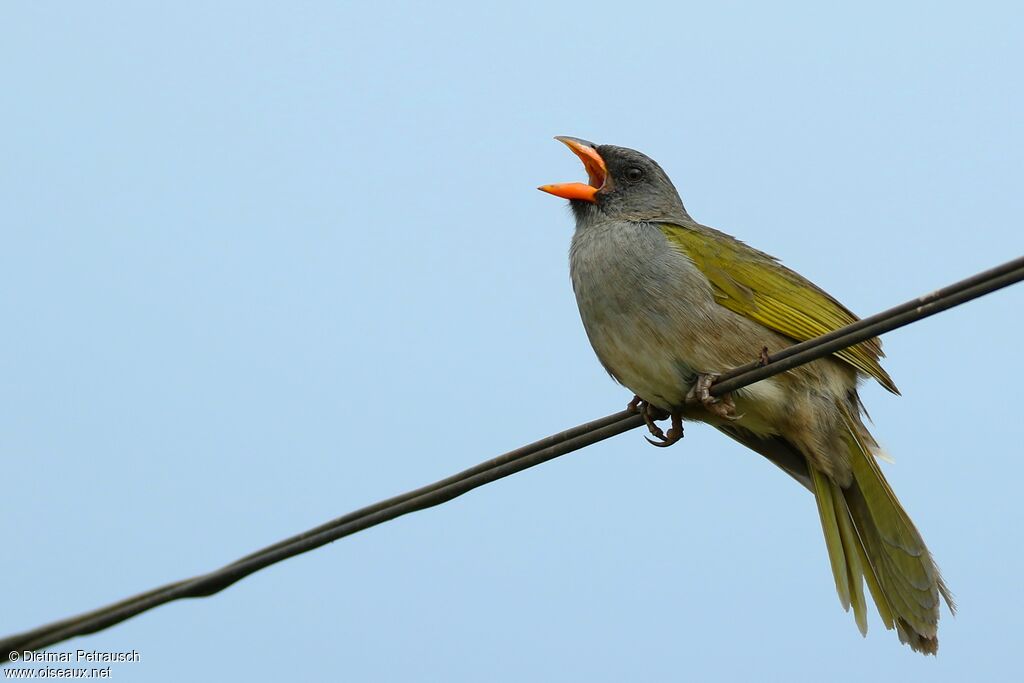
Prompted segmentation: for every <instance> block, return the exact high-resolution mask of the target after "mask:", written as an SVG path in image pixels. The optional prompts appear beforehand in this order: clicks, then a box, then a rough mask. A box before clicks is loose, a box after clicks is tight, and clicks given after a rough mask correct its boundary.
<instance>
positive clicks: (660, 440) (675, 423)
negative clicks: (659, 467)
mask: <svg viewBox="0 0 1024 683" xmlns="http://www.w3.org/2000/svg"><path fill="white" fill-rule="evenodd" d="M626 410H628V411H630V412H633V413H640V415H641V416H643V418H644V424H645V425H647V431H649V432H650V433H651V436H653V437H654V438H655V439H657V441H651V440H650V439H647V441H648V442H650V443H651V444H653V445H655V446H661V447H665V446H671V445H672V444H674V443H675V442H676V441H679V439H681V438H683V422H682V415H675V414H673V415H671V417H672V427H671V428H670V429H669V430H668V434H665V432H663V431H661V427H659V426H658V425H657V424H655V422H654V421H655V420H664V419H665V418H667V417H669V414H668V413H666V412H665V411H664V410H661V409H660V408H656V407H655V406H652V405H651V404H650V403H648V402H647V401H645V400H643V399H642V398H640V397H639V396H634V397H633V400H632V401H630V402H629V405H627V406H626ZM644 438H645V439H646V438H647V437H644Z"/></svg>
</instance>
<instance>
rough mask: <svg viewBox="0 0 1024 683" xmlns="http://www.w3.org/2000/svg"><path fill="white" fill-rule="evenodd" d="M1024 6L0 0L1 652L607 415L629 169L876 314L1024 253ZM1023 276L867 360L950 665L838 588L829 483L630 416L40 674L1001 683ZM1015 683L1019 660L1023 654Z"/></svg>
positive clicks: (120, 632) (97, 638)
mask: <svg viewBox="0 0 1024 683" xmlns="http://www.w3.org/2000/svg"><path fill="white" fill-rule="evenodd" d="M1022 15H1024V11H1022V10H1021V9H1020V7H1019V5H1017V4H1011V3H1005V4H998V3H996V4H989V3H972V4H971V5H970V6H969V7H965V8H961V9H956V8H953V7H952V6H947V5H943V4H935V3H900V4H898V5H896V4H892V3H879V4H872V3H858V4H857V7H856V8H852V7H850V8H846V9H838V8H834V7H824V6H822V5H821V4H819V3H807V4H782V5H772V6H771V7H770V8H769V7H767V6H763V7H754V6H748V5H744V4H739V3H714V4H713V5H712V4H709V3H664V4H644V3H614V4H612V3H600V2H591V3H584V4H579V3H575V4H566V5H563V6H554V5H551V4H550V3H532V4H531V3H526V4H522V3H509V4H506V5H503V6H501V7H497V8H490V7H485V6H483V5H481V4H461V5H457V6H456V5H452V6H444V5H435V6H427V5H422V4H419V3H415V4H414V3H408V4H404V3H394V4H391V3H388V4H384V3H377V4H374V5H372V6H371V4H369V3H359V4H357V3H345V2H340V3H339V2H301V3H292V4H287V5H285V4H280V3H241V2H236V3H227V2H225V3H195V2H179V3H151V2H133V3H114V2H94V3H72V2H63V3H61V2H56V3H18V4H11V3H8V4H7V5H5V6H4V7H3V9H0V63H3V64H5V65H6V66H7V68H6V69H4V73H3V88H2V89H0V98H2V99H0V102H2V109H0V111H2V119H0V120H2V121H3V122H4V128H5V130H6V134H5V135H3V136H2V137H0V155H2V158H3V163H0V237H2V240H0V244H2V246H3V248H2V249H0V283H2V286H0V310H2V311H3V317H4V320H5V326H4V327H5V333H4V334H3V335H2V336H0V386H2V391H0V435H2V436H0V457H2V462H3V464H4V473H5V474H4V480H5V481H4V484H5V486H4V489H3V490H4V493H3V495H2V496H0V530H2V533H3V535H4V537H5V545H6V552H5V553H4V562H3V575H4V581H3V584H4V585H5V587H6V588H5V589H4V591H3V597H2V604H3V610H2V612H0V632H3V633H5V634H6V633H10V632H13V631H18V630H22V629H26V628H29V627H32V626H36V625H38V624H40V623H42V622H46V621H50V620H53V619H56V618H60V617H64V616H67V615H69V614H71V613H77V612H79V611H83V610H87V609H90V608H93V607H97V606H99V605H101V604H105V603H108V602H111V601H113V600H116V599H119V598H122V597H125V596H127V595H129V594H133V593H136V592H138V591H141V590H144V589H148V588H151V587H153V586H155V585H158V584H161V583H164V582H167V581H170V580H175V579H179V578H183V577H185V576H188V575H192V574H194V573H198V572H202V571H205V570H209V569H212V568H215V567H217V566H220V565H222V564H224V563H226V562H229V561H231V560H234V559H236V558H237V557H239V556H241V555H244V554H246V553H248V552H250V551H252V550H254V549H256V548H258V547H261V546H263V545H266V544H269V543H271V542H274V541H276V540H278V539H280V538H282V537H285V536H287V535H290V534H292V533H295V532H298V531H301V530H303V529H305V528H308V527H311V526H314V525H316V524H319V523H320V522H322V521H325V520H327V519H330V518H332V517H335V516H337V515H339V514H342V513H345V512H348V511H349V510H351V509H354V508H356V507H359V506H362V505H364V504H368V503H371V502H374V501H376V500H378V499H380V498H383V497H386V496H389V495H392V494H395V493H398V492H401V491H404V490H406V489H409V488H412V487H415V486H418V485H421V484H424V483H427V482H429V481H433V480H435V479H438V478H440V477H443V476H445V475H447V474H450V473H452V472H454V471H457V470H460V469H462V468H464V467H467V466H469V465H472V464H474V463H476V462H478V461H481V460H483V459H485V458H488V457H491V456H493V455H496V454H498V453H500V452H503V451H505V450H508V449H510V448H513V447H516V446H519V445H521V444H523V443H526V442H528V441H531V440H533V439H535V438H538V437H541V436H545V435H547V434H550V433H552V432H555V431H558V430H561V429H563V428H566V427H569V426H572V425H575V424H578V423H580V422H583V421H586V420H589V419H592V418H595V417H598V416H601V415H605V414H607V413H610V412H613V411H617V410H619V409H621V408H622V407H623V406H624V405H625V403H626V401H627V400H628V399H629V398H630V395H629V394H628V392H627V391H626V390H625V389H623V388H621V387H618V386H616V385H615V384H614V383H613V382H612V381H611V380H610V379H609V378H608V377H607V375H606V374H605V373H604V371H603V370H602V369H601V367H600V365H599V364H598V362H597V361H596V359H595V358H594V357H593V354H592V352H591V350H590V348H589V345H588V343H587V340H586V337H585V335H584V333H583V330H582V327H581V325H580V322H579V318H578V315H577V312H576V308H575V302H574V300H573V297H572V292H571V288H570V285H569V281H568V275H567V259H566V252H567V248H568V243H569V239H570V235H571V217H570V215H569V213H568V211H567V210H566V208H565V206H564V205H563V204H564V202H561V201H560V200H556V199H554V198H552V197H550V196H548V195H545V194H542V193H540V192H537V191H536V189H535V187H536V186H537V185H540V184H543V183H548V182H560V181H570V180H577V179H580V178H582V177H583V175H582V169H581V168H580V166H579V163H578V161H577V160H576V159H575V158H574V157H573V156H572V155H571V154H569V153H568V152H567V150H565V148H564V147H562V146H561V145H559V144H558V143H556V142H554V141H553V140H552V139H551V138H552V136H554V135H576V136H581V137H585V138H588V139H591V140H594V141H596V142H600V143H613V144H619V145H625V146H629V147H634V148H637V149H640V150H642V151H644V152H646V153H648V154H650V155H651V156H652V157H654V158H655V159H657V160H658V161H659V162H660V163H661V164H662V166H664V168H665V169H666V170H667V171H668V172H669V174H670V175H671V176H672V178H673V179H674V181H675V182H676V184H677V186H678V188H679V190H680V192H681V194H682V196H683V199H684V201H685V202H686V205H687V208H688V209H689V211H690V213H691V214H692V215H693V216H694V217H695V218H696V219H697V220H699V221H701V222H704V223H707V224H709V225H712V226H715V227H717V228H720V229H722V230H725V231H727V232H730V233H732V234H735V235H737V236H739V237H741V238H743V239H744V240H746V241H748V242H750V243H751V244H753V245H755V246H757V247H759V248H761V249H763V250H765V251H768V252H769V253H772V254H775V255H777V256H779V257H781V258H782V259H783V260H784V261H785V262H786V263H787V264H788V265H790V266H791V267H793V268H795V269H797V270H799V271H800V272H802V273H803V274H804V275H806V276H808V277H810V278H811V279H812V280H814V281H815V282H817V283H818V284H820V285H821V286H823V287H824V288H826V289H827V290H829V291H830V292H832V293H833V294H834V295H836V296H837V297H839V298H840V299H842V300H843V301H844V302H845V303H846V304H847V305H848V306H850V307H851V308H852V309H853V310H855V311H857V312H859V313H861V314H870V313H874V312H876V311H878V310H881V309H883V308H887V307H889V306H891V305H893V304H896V303H899V302H902V301H903V300H905V299H908V298H911V297H912V296H915V295H918V294H921V293H924V292H926V291H930V290H931V289H934V288H937V287H939V286H942V285H945V284H947V283H949V282H952V281H954V280H957V279H960V278H961V277H965V276H967V275H970V274H972V273H974V272H976V271H978V270H981V269H983V268H986V267H989V266H992V265H995V264H997V263H1000V262H1002V261H1005V260H1008V259H1010V258H1012V257H1014V256H1017V255H1020V254H1021V253H1024V236H1022V231H1021V226H1020V216H1021V215H1022V213H1024V194H1022V193H1021V191H1020V187H1021V175H1022V168H1021V159H1022V157H1024V133H1022V130H1021V126H1020V112H1021V110H1022V108H1024V96H1022V89H1021V76H1020V64H1021V63H1024V47H1022V43H1021V40H1020V30H1019V27H1020V25H1021V21H1022V20H1024V16H1022ZM1022 306H1024V288H1020V287H1018V288H1017V289H1013V290H1008V291H1004V292H1001V293H998V294H995V295H992V296H990V297H987V298H986V299H984V300H981V301H978V302H976V303H974V304H970V305H968V306H965V307H962V308H959V309H956V310H954V311H951V312H948V313H945V314H942V315H940V316H938V317H936V318H933V319H930V320H928V321H925V322H922V323H919V324H917V325H914V326H912V327H910V328H907V329H904V330H901V331H898V332H895V333H893V334H891V335H888V336H887V337H886V338H885V340H884V341H885V348H886V351H887V353H888V355H889V358H888V361H887V364H886V367H887V369H888V370H889V372H890V373H891V374H892V375H893V377H894V379H895V380H896V382H897V383H898V384H899V386H900V388H901V389H902V390H903V394H904V395H903V397H902V398H897V397H892V396H889V395H887V394H886V393H885V392H884V391H883V390H881V389H880V388H878V387H876V386H866V387H865V389H864V391H863V397H864V400H865V402H866V403H867V405H868V407H869V409H870V410H871V413H872V416H873V417H874V420H875V432H876V434H877V436H878V438H879V440H880V441H881V442H882V443H883V445H884V446H885V447H886V448H887V449H888V450H889V451H890V452H891V453H892V454H893V455H894V456H895V458H896V463H895V464H894V465H887V466H885V471H886V473H887V476H888V477H889V478H890V481H891V482H892V484H893V487H894V488H895V490H896V491H897V493H898V494H899V496H900V498H901V500H902V501H903V503H904V505H905V506H906V508H907V509H908V510H909V512H910V513H911V515H912V517H913V518H914V520H915V521H916V523H917V524H918V526H919V528H920V529H921V531H922V533H923V534H924V536H925V538H926V540H927V541H928V543H929V545H930V547H931V549H932V551H933V553H934V554H935V556H936V558H937V559H938V561H939V564H940V566H941V567H942V569H943V571H944V573H945V576H946V578H947V580H948V582H949V584H950V586H951V587H952V589H953V590H954V592H955V593H956V595H957V598H958V599H959V602H960V606H961V610H960V614H959V616H957V617H956V618H955V619H952V618H950V617H949V615H948V614H944V615H943V619H942V622H941V631H940V634H941V647H940V653H939V656H938V658H928V659H925V658H923V657H920V656H918V655H915V654H913V653H911V652H910V651H909V650H907V649H906V648H904V647H901V646H899V644H898V642H897V640H896V638H895V635H894V634H892V633H889V632H885V631H884V629H883V628H882V626H881V624H880V622H879V621H878V619H877V615H875V614H874V613H872V615H871V620H870V629H871V631H870V633H869V634H868V637H867V639H862V638H861V637H860V635H859V634H858V633H857V630H856V627H855V625H854V623H853V618H852V616H851V615H848V614H844V613H843V612H842V610H841V608H840V606H839V604H838V600H837V599H836V596H835V593H834V589H833V585H832V579H831V576H830V573H829V569H828V561H827V556H826V553H825V548H824V543H823V541H822V538H821V532H820V527H819V524H818V520H817V517H816V512H815V508H814V504H813V501H812V499H811V497H810V496H809V495H807V493H806V492H805V491H803V490H802V489H801V488H800V487H798V486H796V485H795V484H794V483H793V482H792V481H790V480H789V479H788V478H786V477H785V476H784V475H782V474H781V473H779V472H778V471H777V470H775V469H774V468H773V467H771V466H770V465H768V464H766V463H765V462H764V461H763V460H761V459H760V458H759V457H758V456H756V455H754V454H752V453H749V452H746V451H744V450H743V449H742V448H741V447H739V446H737V445H736V444H733V443H731V442H729V441H728V440H727V439H725V438H723V437H721V436H720V435H719V434H717V433H715V432H714V431H713V430H711V429H708V428H703V427H701V426H693V427H691V428H689V429H688V431H687V436H686V439H685V441H684V442H683V443H681V444H679V445H677V446H675V447H673V448H671V449H665V450H661V449H654V448H651V447H649V446H647V444H646V443H644V441H643V439H642V438H641V434H640V433H639V432H633V433H630V434H627V435H624V436H620V437H617V438H615V439H613V440H611V441H609V442H605V443H602V444H600V445H597V446H594V447H592V448H589V449H586V450H585V451H582V452H579V453H576V454H573V455H571V456H568V457H565V458H562V459H560V460H557V461H555V462H552V463H549V464H546V465H544V466H542V467H538V468H535V469H533V470H531V471H528V472H526V473H522V474H519V475H516V476H515V477H513V478H511V479H508V480H504V481H501V482H499V483H495V484H492V485H489V486H487V487H485V488H483V489H481V490H478V491H476V492H473V493H471V494H469V495H467V496H464V497H462V498H459V499H457V500H456V501H453V502H451V503H448V504H446V505H444V506H442V507H440V508H437V509H434V510H430V511H425V512H420V513H417V514H415V515H412V516H409V517H406V518H403V519H401V520H399V521H396V522H392V523H389V524H386V525H384V526H382V527H378V528H375V529H373V530H370V531H368V532H364V533H361V534H358V535H357V536H354V537H352V538H349V539H345V540H343V541H340V542H338V543H335V544H333V545H330V546H327V547H325V548H322V549H320V550H318V551H316V552H313V553H311V554H308V555H305V556H303V557H301V558H298V559H293V560H290V561H288V562H285V563H283V564H280V565H278V566H275V567H273V568H271V569H269V570H266V571H263V572H261V573H259V574H258V575H255V576H253V577H250V578H249V579H246V580H245V581H243V582H242V583H240V584H238V585H236V586H234V587H232V588H231V589H229V590H228V591H226V592H225V593H223V594H221V595H218V596H216V597H213V598H211V599H204V600H199V601H189V602H186V603H177V604H173V605H169V606H165V607H161V608H159V609H157V610H155V611H153V612H151V613H148V614H145V615H143V616H140V617H137V618H135V619H133V620H131V621H129V622H127V623H125V624H122V625H120V626H117V627H115V628H113V629H111V630H109V631H105V632H103V633H100V634H97V635H94V636H91V637H88V638H83V639H78V640H75V641H72V642H70V643H68V644H66V645H63V646H58V648H57V649H58V650H61V649H63V650H67V649H74V648H78V647H84V648H90V649H98V650H124V649H136V650H138V651H139V653H140V656H141V659H142V661H141V662H139V663H136V664H123V665H120V666H116V667H115V670H114V677H115V678H119V679H121V680H140V681H161V680H167V681H172V680H182V679H197V680H280V679H281V678H283V677H286V678H289V679H292V678H294V679H298V678H301V677H319V678H332V679H339V680H360V681H376V680H379V681H387V680H408V679H417V680H446V681H449V680H481V679H483V680H493V681H503V680H507V681H521V680H581V681H582V680H586V681H602V680H607V681H617V680H623V679H626V678H629V679H647V680H666V679H667V680H673V679H679V680H690V679H694V680H696V679H703V680H742V679H749V678H751V677H753V676H757V677H758V678H762V679H778V680H788V681H798V680H819V679H820V678H821V677H823V676H826V677H828V678H829V679H831V680H851V681H853V680H858V681H859V680H863V679H864V677H865V676H871V677H872V678H876V679H877V678H879V677H881V678H882V679H883V680H885V679H889V678H892V679H896V678H897V677H899V678H900V679H901V680H907V679H906V677H908V676H921V677H927V678H929V679H930V680H950V681H954V680H955V681H959V680H965V679H967V678H968V677H970V678H973V679H993V678H997V677H1005V675H1006V674H1007V672H1008V671H1012V670H1015V669H1016V668H1017V662H1016V652H1017V649H1018V648H1017V645H1018V643H1017V641H1018V636H1017V632H1018V627H1019V615H1018V611H1019V608H1020V605H1021V604H1024V589H1022V582H1021V580H1020V576H1021V570H1022V568H1024V555H1022V552H1021V550H1020V538H1021V522H1022V515H1021V510H1020V502H1019V500H1020V481H1021V480H1022V479H1024V464H1022V460H1021V458H1020V453H1021V443H1022V441H1024V423H1022V421H1021V419H1020V416H1019V397H1020V387H1021V384H1022V382H1024V366H1022V364H1021V363H1020V362H1019V358H1020V355H1021V349H1020V341H1019V340H1020V339H1021V336H1022V332H1024V327H1022V322H1021V316H1020V311H1021V309H1022ZM1011 667H1013V669H1011Z"/></svg>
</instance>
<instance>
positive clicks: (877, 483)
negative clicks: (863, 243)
mask: <svg viewBox="0 0 1024 683" xmlns="http://www.w3.org/2000/svg"><path fill="white" fill-rule="evenodd" d="M556 139H558V140H560V141H561V142H563V143H565V144H566V145H567V146H568V147H569V148H570V149H571V150H572V151H573V152H574V153H575V154H576V155H577V156H578V157H579V158H580V160H581V161H582V162H583V165H584V167H585V168H586V170H587V175H588V176H589V180H590V182H589V184H583V183H563V184H559V185H545V186H543V187H541V188H540V189H541V190H543V191H545V192H549V193H551V194H553V195H556V196H558V197H563V198H565V199H568V200H569V201H570V203H571V206H572V210H573V214H574V215H575V217H576V231H575V234H574V235H573V239H572V247H571V250H570V271H571V276H572V285H573V290H574V291H575V293H576V302H577V304H578V305H579V310H580V317H581V318H582V319H583V326H584V328H585V329H586V331H587V336H588V337H589V339H590V343H591V345H592V346H593V347H594V351H595V352H596V353H597V357H598V359H600V361H601V363H602V365H604V367H605V369H606V370H607V371H608V372H609V374H611V376H612V377H613V378H614V379H615V380H617V381H618V382H619V383H621V384H623V385H625V386H626V387H628V388H629V389H630V390H631V391H633V392H634V394H636V396H635V398H634V401H633V402H632V403H631V404H630V405H631V406H633V407H636V408H639V409H640V410H641V411H642V412H643V414H644V417H645V420H646V422H647V424H648V427H649V429H650V430H651V433H652V434H653V435H654V436H655V437H656V438H658V439H659V440H660V442H661V443H660V444H656V445H670V444H672V443H674V442H675V441H677V440H678V439H679V438H680V437H681V436H682V429H683V428H682V420H684V419H685V420H699V421H702V422H707V423H709V424H711V425H713V426H714V427H716V428H717V429H719V430H721V431H722V432H724V433H725V434H726V435H728V436H730V437H732V438H733V439H735V440H736V441H739V442H740V443H741V444H743V445H745V446H747V447H748V448H750V449H752V450H754V451H756V452H757V453H760V454H761V455H763V456H764V457H766V458H768V459H769V460H771V461H772V462H774V463H775V464H777V465H778V466H779V467H781V468H782V469H783V470H785V471H786V472H787V473H788V474H789V475H790V476H792V477H793V478H794V479H796V480H797V481H798V482H800V483H801V484H803V485H804V486H806V487H807V488H808V489H809V490H810V491H811V492H812V493H813V494H814V495H815V497H816V499H817V503H818V513H819V516H820V518H821V526H822V529H823V531H824V533H825V545H826V547H827V549H828V555H829V559H830V561H831V565H832V573H833V575H834V578H835V584H836V590H837V592H838V593H839V600H840V602H841V603H842V605H843V608H844V609H846V610H849V609H850V607H851V606H852V607H853V612H854V616H855V618H856V622H857V626H858V627H859V629H860V631H861V633H862V634H866V633H867V606H866V600H865V593H864V583H867V586H868V590H869V591H870V592H871V595H872V597H873V598H874V601H875V605H876V606H877V608H878V613H879V615H880V616H881V618H882V621H883V623H885V625H886V627H887V628H889V629H892V628H895V629H896V632H897V634H898V635H899V638H900V640H901V641H902V642H904V643H907V644H908V645H910V647H911V648H913V649H914V650H916V651H918V652H923V653H927V654H935V652H936V650H937V648H938V637H937V628H938V620H939V598H940V596H941V597H942V599H944V600H945V602H946V604H947V606H948V607H949V609H950V611H953V610H954V609H955V607H954V605H953V600H952V597H951V595H950V593H949V590H948V589H947V588H946V585H945V583H944V582H943V580H942V577H941V576H940V574H939V570H938V567H936V565H935V562H934V561H933V560H932V556H931V554H930V553H929V552H928V549H927V548H926V547H925V544H924V540H923V539H922V538H921V534H920V533H918V531H917V529H916V528H915V527H914V523H913V522H911V521H910V517H908V516H907V513H906V512H905V511H904V510H903V507H902V506H901V505H900V503H899V501H898V500H897V499H896V495H895V494H894V493H893V491H892V489H891V488H890V487H889V484H888V483H887V482H886V480H885V477H884V476H882V471H881V470H880V469H879V467H878V464H877V463H876V462H875V456H876V454H877V453H878V450H879V449H878V444H877V443H876V442H875V440H874V438H872V436H871V434H870V433H869V432H868V430H867V428H866V427H865V426H864V423H863V421H862V420H861V414H862V412H863V407H862V405H861V402H860V398H859V397H858V396H857V382H858V380H859V379H860V378H862V377H867V376H870V377H873V378H874V379H876V380H877V381H878V382H879V383H880V384H881V385H882V386H883V387H885V388H886V389H888V390H889V391H891V392H893V393H898V391H897V389H896V385H895V384H894V383H893V381H892V379H890V377H889V375H888V374H886V372H885V370H883V369H882V366H881V365H880V364H879V358H881V357H882V348H881V344H880V342H879V341H878V340H877V339H872V340H869V341H866V342H863V343H861V344H858V345H856V346H854V347H851V348H848V349H846V350H843V351H838V352H836V353H835V354H833V355H832V356H829V357H827V358H824V359H821V360H817V361H814V362H812V363H808V364H806V365H802V366H799V367H797V368H795V369H793V370H790V371H788V372H785V373H783V374H780V375H776V376H774V377H772V378H770V379H766V380H762V381H760V382H757V383H756V384H752V385H750V386H748V387H746V388H744V389H741V390H738V391H736V392H734V394H733V395H732V396H730V397H723V398H721V399H719V398H715V397H713V396H711V395H710V393H709V392H708V388H709V387H710V385H711V384H712V383H713V381H714V379H715V377H716V374H715V373H718V372H723V371H725V370H727V369H730V368H733V367H736V366H739V365H744V364H746V363H748V362H750V361H751V360H754V359H756V358H758V357H759V355H761V354H762V353H763V351H762V350H763V349H768V350H775V351H777V350H779V349H782V348H784V347H786V346H789V345H791V344H793V343H795V342H798V341H804V340H807V339H811V338H814V337H817V336H820V335H822V334H825V333H827V332H830V331H832V330H835V329H838V328H840V327H842V326H844V325H847V324H849V323H852V322H854V321H855V320H857V318H856V316H854V314H853V313H851V312H850V311H849V310H847V309H846V308H845V307H844V306H843V305H842V304H840V303H839V302H838V301H836V300H835V299H833V298H832V297H831V296H829V295H828V294H827V293H825V292H824V291H823V290H821V289H819V288H818V287H816V286H815V285H814V284H812V283H811V282H810V281H808V280H807V279H805V278H803V277H802V276H800V275H798V274H797V273H795V272H793V271H792V270H789V269H788V268H786V267H785V266H783V265H781V264H780V263H779V262H778V261H777V260H776V259H775V258H773V257H771V256H768V255H767V254H764V253H762V252H760V251H758V250H756V249H753V248H752V247H749V246H747V245H746V244H744V243H743V242H740V241H739V240H737V239H736V238H734V237H731V236H729V235H726V234H725V233H722V232H719V231H717V230H714V229H712V228H708V227H705V226H703V225H701V224H699V223H697V222H695V221H694V220H693V219H692V218H690V215H689V214H688V213H687V212H686V209H685V208H684V207H683V202H682V200H681V199H680V198H679V194H678V192H676V189H675V186H673V184H672V181H671V180H669V178H668V176H667V175H666V174H665V172H664V171H663V170H662V169H661V167H660V166H659V165H658V164H657V163H655V162H654V161H653V160H652V159H649V158H648V157H646V156H644V155H643V154H641V153H640V152H637V151H635V150H632V149H627V148H624V147H615V146H612V145H594V144H593V143H590V142H587V141H585V140H579V139H576V138H569V137H559V138H556ZM662 412H663V413H667V414H668V415H670V416H671V418H672V427H671V429H670V430H669V432H668V434H667V435H663V434H662V432H661V430H660V429H659V428H658V427H657V426H655V424H654V422H653V420H652V417H657V416H658V414H659V413H662Z"/></svg>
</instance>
